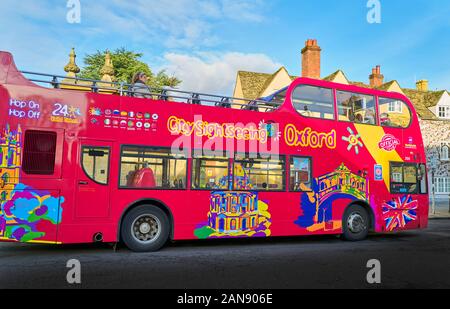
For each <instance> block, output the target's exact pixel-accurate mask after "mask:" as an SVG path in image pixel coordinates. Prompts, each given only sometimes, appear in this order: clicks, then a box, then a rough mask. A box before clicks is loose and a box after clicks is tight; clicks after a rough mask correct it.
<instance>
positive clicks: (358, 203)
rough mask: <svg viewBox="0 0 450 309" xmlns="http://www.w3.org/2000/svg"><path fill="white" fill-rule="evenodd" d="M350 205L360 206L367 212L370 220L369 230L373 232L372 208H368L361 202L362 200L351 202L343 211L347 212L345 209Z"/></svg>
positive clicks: (366, 204)
mask: <svg viewBox="0 0 450 309" xmlns="http://www.w3.org/2000/svg"><path fill="white" fill-rule="evenodd" d="M352 205H357V206H361V207H363V208H364V209H365V210H366V211H367V213H368V214H369V220H370V230H371V231H373V230H374V229H375V213H374V211H373V209H372V207H370V205H369V203H367V202H366V201H363V200H357V201H354V202H351V203H350V204H348V206H347V207H346V208H345V211H347V209H348V208H349V207H350V206H352ZM344 213H345V212H344Z"/></svg>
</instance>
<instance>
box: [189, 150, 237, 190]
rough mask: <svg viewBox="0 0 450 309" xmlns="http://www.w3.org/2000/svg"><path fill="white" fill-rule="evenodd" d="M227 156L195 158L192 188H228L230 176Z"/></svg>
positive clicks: (193, 161)
mask: <svg viewBox="0 0 450 309" xmlns="http://www.w3.org/2000/svg"><path fill="white" fill-rule="evenodd" d="M228 169H229V160H228V159H227V158H206V157H204V158H195V159H193V160H192V188H193V189H200V190H227V189H228V183H229V177H228Z"/></svg>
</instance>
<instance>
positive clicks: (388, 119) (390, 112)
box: [378, 97, 411, 128]
mask: <svg viewBox="0 0 450 309" xmlns="http://www.w3.org/2000/svg"><path fill="white" fill-rule="evenodd" d="M378 105H379V109H380V110H379V114H380V124H381V125H382V126H383V127H393V128H407V127H409V124H410V123H411V111H410V110H409V107H408V105H406V104H405V103H404V102H402V101H400V100H397V99H388V98H381V97H380V98H378Z"/></svg>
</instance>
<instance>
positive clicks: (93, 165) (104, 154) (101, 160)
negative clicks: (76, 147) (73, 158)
mask: <svg viewBox="0 0 450 309" xmlns="http://www.w3.org/2000/svg"><path fill="white" fill-rule="evenodd" d="M81 151H82V155H81V163H82V166H83V170H84V172H85V173H86V175H87V176H88V177H89V178H90V179H92V180H93V181H95V182H97V183H99V184H102V185H106V184H108V177H109V155H110V150H109V148H102V147H83V148H82V150H81Z"/></svg>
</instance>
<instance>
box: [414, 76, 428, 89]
mask: <svg viewBox="0 0 450 309" xmlns="http://www.w3.org/2000/svg"><path fill="white" fill-rule="evenodd" d="M416 87H417V90H418V91H423V92H427V91H428V81H427V80H426V79H421V80H419V81H417V83H416Z"/></svg>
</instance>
